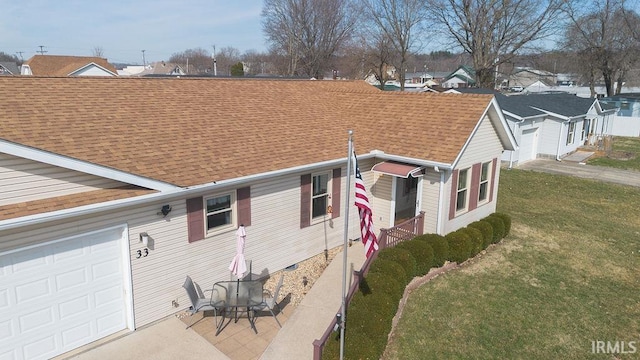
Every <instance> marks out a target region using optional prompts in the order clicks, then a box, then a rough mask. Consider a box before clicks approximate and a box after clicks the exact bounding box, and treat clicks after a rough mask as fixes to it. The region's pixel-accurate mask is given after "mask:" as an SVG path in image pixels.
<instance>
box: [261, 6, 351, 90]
mask: <svg viewBox="0 0 640 360" xmlns="http://www.w3.org/2000/svg"><path fill="white" fill-rule="evenodd" d="M352 5H353V4H352V2H351V1H350V0H265V2H264V6H263V9H262V18H263V22H262V27H263V31H264V33H265V35H266V37H267V42H268V43H269V44H270V46H271V49H272V50H273V51H274V52H276V53H279V54H281V55H283V56H285V57H286V58H287V59H288V69H287V74H288V75H291V76H292V75H307V76H311V77H316V78H317V77H321V76H322V74H323V73H324V71H326V70H328V69H330V68H331V67H330V66H331V64H330V63H331V60H332V57H333V56H334V55H335V54H336V52H337V51H338V50H339V49H340V47H341V46H342V45H343V44H344V42H345V41H346V40H347V39H348V38H349V36H350V34H351V32H352V30H353V29H354V27H355V24H356V21H357V17H358V15H359V13H358V12H357V11H352V10H353V9H352Z"/></svg>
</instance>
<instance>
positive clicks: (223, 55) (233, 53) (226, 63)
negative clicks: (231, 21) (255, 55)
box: [215, 46, 240, 76]
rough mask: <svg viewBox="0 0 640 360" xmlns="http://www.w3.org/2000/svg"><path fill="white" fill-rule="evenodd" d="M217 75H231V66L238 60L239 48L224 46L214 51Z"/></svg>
mask: <svg viewBox="0 0 640 360" xmlns="http://www.w3.org/2000/svg"><path fill="white" fill-rule="evenodd" d="M215 57H216V64H217V68H218V75H223V76H231V67H232V66H233V65H235V64H237V63H238V62H239V61H240V50H238V49H236V48H234V47H232V46H226V47H223V48H221V49H220V50H218V51H216V54H215Z"/></svg>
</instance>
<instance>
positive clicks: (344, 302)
mask: <svg viewBox="0 0 640 360" xmlns="http://www.w3.org/2000/svg"><path fill="white" fill-rule="evenodd" d="M348 148H349V150H348V152H347V187H346V189H347V190H346V191H345V193H346V194H345V200H344V245H343V246H342V306H341V308H340V319H339V321H340V323H339V324H338V325H339V326H340V360H342V359H344V326H345V322H346V320H347V319H346V317H345V312H346V307H347V249H348V248H349V246H348V245H349V206H350V205H351V204H349V195H350V194H351V157H352V156H353V155H352V154H353V130H349V146H348Z"/></svg>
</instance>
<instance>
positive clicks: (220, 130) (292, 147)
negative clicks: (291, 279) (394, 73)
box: [0, 77, 516, 359]
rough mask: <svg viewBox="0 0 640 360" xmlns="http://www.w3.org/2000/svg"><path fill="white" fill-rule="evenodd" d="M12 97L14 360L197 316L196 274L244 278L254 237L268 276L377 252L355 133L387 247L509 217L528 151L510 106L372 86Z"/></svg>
mask: <svg viewBox="0 0 640 360" xmlns="http://www.w3.org/2000/svg"><path fill="white" fill-rule="evenodd" d="M0 96H2V98H3V99H10V100H9V101H4V102H3V106H2V112H0V183H2V186H0V274H2V287H1V288H0V319H2V320H1V322H0V323H1V324H2V326H1V327H0V329H2V334H3V336H2V337H0V349H2V351H3V352H2V354H3V355H4V356H5V357H8V358H27V357H28V358H33V359H40V358H51V357H53V356H56V355H58V354H61V353H64V352H67V351H70V350H73V349H75V348H78V347H80V346H82V345H84V344H87V343H89V342H92V341H95V340H98V339H101V338H103V337H106V336H108V335H111V334H114V333H116V332H119V331H122V330H130V331H133V330H135V329H136V328H139V327H141V326H144V325H147V324H150V323H152V322H154V321H157V320H159V319H162V318H164V317H167V316H171V315H173V314H175V313H177V312H179V311H182V310H184V309H186V308H188V307H189V306H190V305H191V304H190V302H189V299H188V298H187V296H186V294H185V291H184V290H183V289H182V287H181V285H182V284H183V282H184V279H185V277H186V276H187V275H189V276H191V277H192V278H193V279H194V280H195V281H196V282H197V283H199V284H200V286H201V287H202V288H203V289H206V288H209V287H210V286H212V284H213V283H214V282H215V281H219V280H228V279H229V278H230V272H229V269H228V266H229V264H230V262H231V260H232V258H233V257H234V255H235V252H236V239H235V230H236V229H237V227H238V226H239V225H241V224H243V225H245V227H246V232H247V239H246V245H245V246H246V248H245V257H246V258H247V259H251V260H252V264H253V270H254V273H259V274H260V275H261V276H264V275H266V274H269V273H273V272H275V271H278V270H281V269H283V268H285V267H287V266H290V265H292V264H296V263H298V262H300V261H303V260H305V259H308V258H310V257H312V256H315V255H317V254H320V253H322V252H323V250H325V249H327V248H333V247H335V246H339V245H341V244H343V241H344V236H345V235H347V236H349V238H351V239H357V238H359V236H360V235H359V234H360V231H359V221H358V220H359V218H358V213H357V211H356V209H355V207H351V208H350V210H349V227H348V230H347V232H348V234H344V231H345V221H346V216H345V214H346V212H347V211H346V209H345V208H344V206H345V205H344V203H345V201H344V199H345V194H347V193H350V194H351V195H350V196H351V197H350V198H351V199H353V194H352V189H348V188H347V187H346V186H347V184H348V183H350V184H353V181H351V180H352V179H349V181H348V180H347V178H346V175H347V173H349V172H350V173H351V174H353V172H352V171H351V169H350V170H349V171H348V170H347V168H346V166H347V157H348V156H351V154H349V153H348V135H347V134H348V131H349V130H353V131H354V136H353V138H354V150H355V153H356V154H357V155H358V162H359V167H360V170H361V171H362V174H363V178H364V180H365V183H366V187H367V191H368V193H369V198H370V202H371V204H372V207H373V216H374V225H375V227H376V231H379V230H380V229H381V228H389V227H393V226H394V224H395V223H396V222H397V221H398V220H400V219H402V218H405V217H411V216H413V215H417V214H421V213H424V225H423V228H422V229H418V231H420V232H422V231H424V232H429V233H439V234H446V233H448V232H450V231H454V230H456V229H458V228H460V227H463V226H466V225H467V224H469V223H470V222H473V221H476V220H479V219H481V218H483V217H485V216H487V215H489V214H491V213H493V212H494V211H495V209H496V199H497V193H498V184H499V176H500V166H499V164H500V162H499V160H500V157H501V154H502V152H503V151H504V150H514V149H515V148H516V147H515V141H514V139H513V136H512V135H511V132H510V131H509V129H508V126H507V123H506V120H505V118H504V117H503V115H502V112H501V110H500V108H499V106H498V103H497V102H496V100H495V98H494V97H493V96H492V95H460V94H433V93H431V94H428V93H424V94H422V93H397V92H382V91H379V90H377V89H376V88H374V87H372V86H370V85H368V84H366V83H365V82H364V81H301V80H297V81H294V80H256V79H202V78H180V79H177V78H118V79H100V78H79V77H76V78H68V77H66V78H65V77H56V78H40V77H0ZM352 186H353V185H352ZM349 203H350V204H352V203H353V200H350V202H349ZM349 206H351V205H349ZM143 239H148V243H147V242H145V241H144V240H143ZM350 251H363V250H362V248H359V247H353V248H351V249H350ZM336 286H338V285H336Z"/></svg>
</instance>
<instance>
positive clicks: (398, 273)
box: [367, 258, 407, 280]
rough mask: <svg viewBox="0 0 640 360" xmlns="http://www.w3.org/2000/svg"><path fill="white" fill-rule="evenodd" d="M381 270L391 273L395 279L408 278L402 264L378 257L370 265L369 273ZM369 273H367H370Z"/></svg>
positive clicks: (381, 271) (384, 272)
mask: <svg viewBox="0 0 640 360" xmlns="http://www.w3.org/2000/svg"><path fill="white" fill-rule="evenodd" d="M375 272H380V273H383V274H388V275H391V276H392V277H393V278H394V279H403V280H404V279H406V278H407V273H406V272H405V270H404V268H403V267H402V265H400V264H398V263H397V262H395V261H393V260H387V259H380V258H376V259H375V260H374V261H373V262H372V263H371V266H369V273H368V274H370V273H375ZM368 274H367V275H368Z"/></svg>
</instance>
